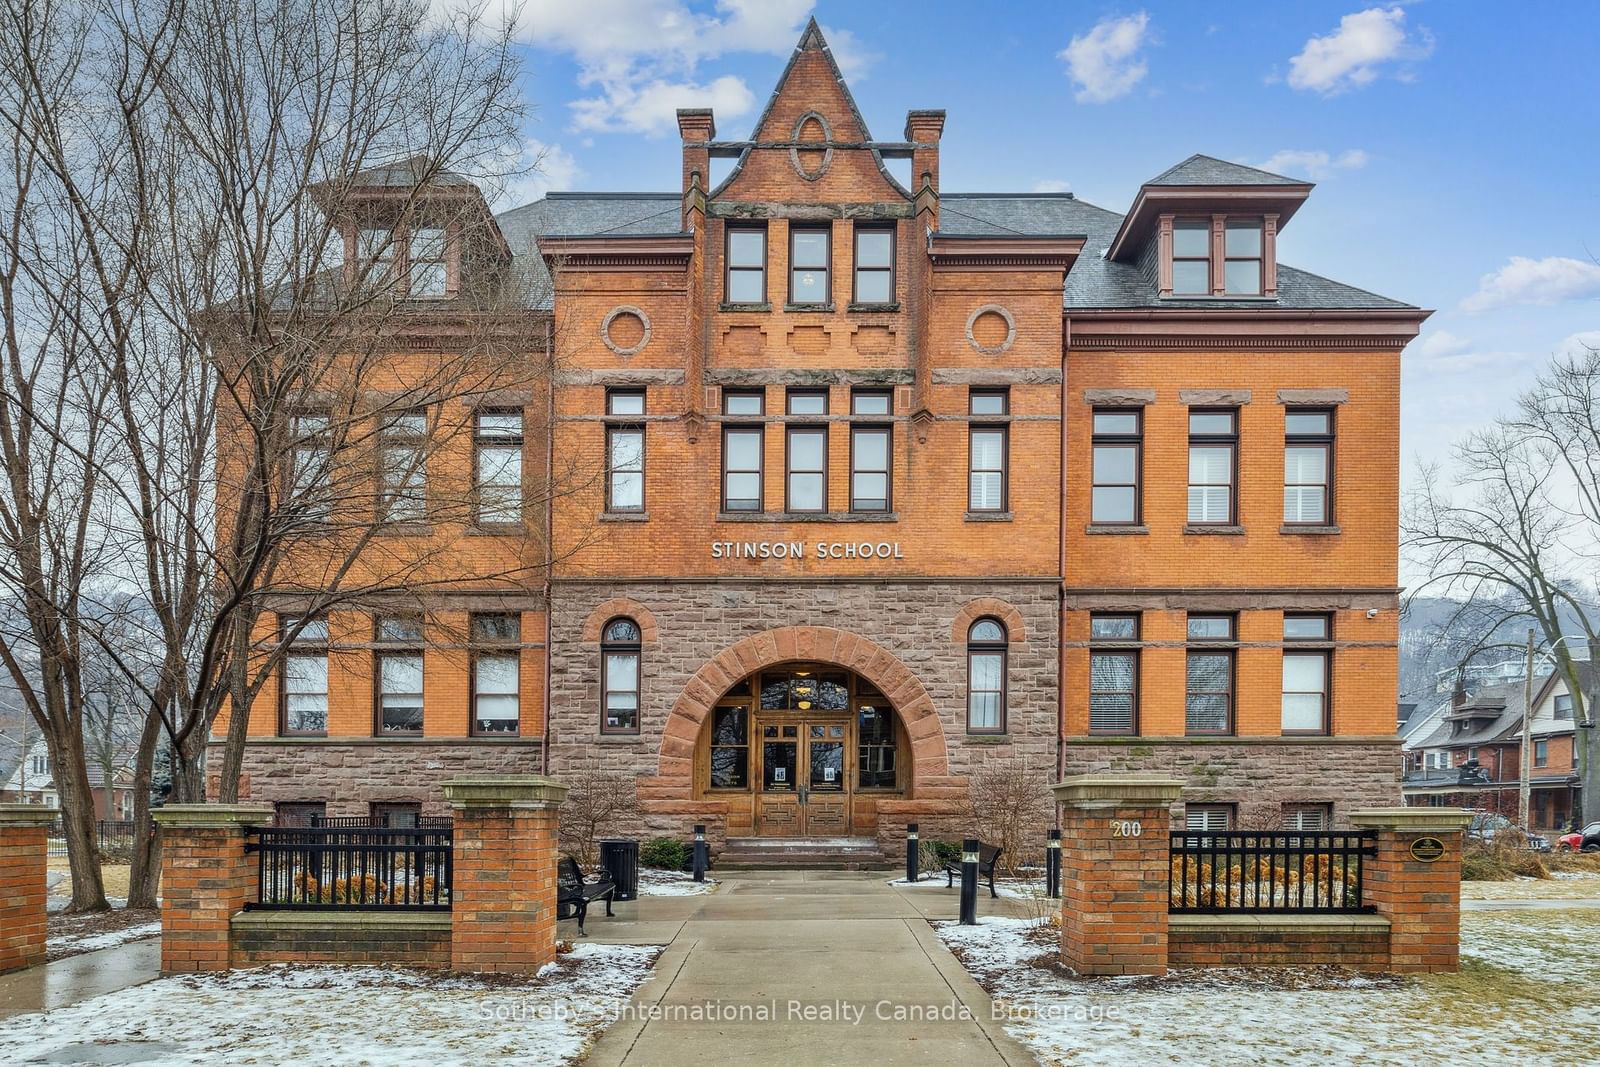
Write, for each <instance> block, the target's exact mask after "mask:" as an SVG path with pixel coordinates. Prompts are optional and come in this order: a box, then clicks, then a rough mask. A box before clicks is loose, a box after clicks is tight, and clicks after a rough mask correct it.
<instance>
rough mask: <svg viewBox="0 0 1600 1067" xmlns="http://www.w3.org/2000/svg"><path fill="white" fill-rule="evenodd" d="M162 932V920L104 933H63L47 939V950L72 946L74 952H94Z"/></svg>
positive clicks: (154, 935) (52, 950)
mask: <svg viewBox="0 0 1600 1067" xmlns="http://www.w3.org/2000/svg"><path fill="white" fill-rule="evenodd" d="M160 933H161V922H160V920H157V921H156V922H152V923H140V924H139V925H137V926H125V927H123V928H122V929H121V930H111V931H108V932H106V933H103V934H62V935H60V936H59V937H52V938H49V939H48V940H46V941H45V943H44V947H45V950H46V951H49V952H54V951H55V950H56V949H59V948H70V949H72V950H73V951H74V952H93V951H94V950H95V949H97V948H115V947H116V946H117V945H125V944H127V943H128V942H129V941H142V940H143V939H144V938H147V937H156V936H159V935H160Z"/></svg>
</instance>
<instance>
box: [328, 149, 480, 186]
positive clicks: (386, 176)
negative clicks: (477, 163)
mask: <svg viewBox="0 0 1600 1067" xmlns="http://www.w3.org/2000/svg"><path fill="white" fill-rule="evenodd" d="M430 169H431V168H430V165H429V162H428V157H426V156H411V157H410V158H408V159H397V160H394V161H393V162H390V163H382V164H379V165H378V166H375V167H368V168H367V169H366V170H359V171H356V173H355V175H354V176H353V177H352V178H351V183H352V184H353V185H357V186H366V187H382V186H410V185H415V184H417V180H418V179H419V178H421V177H422V175H424V174H426V173H428V171H429V170H430ZM429 184H430V185H469V186H473V187H474V188H476V186H477V183H476V182H474V181H473V180H472V179H471V178H469V177H467V176H466V175H464V174H457V173H456V172H455V171H453V170H441V171H439V172H438V173H436V174H434V175H433V177H432V178H431V179H430V180H429Z"/></svg>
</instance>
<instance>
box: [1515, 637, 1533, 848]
mask: <svg viewBox="0 0 1600 1067" xmlns="http://www.w3.org/2000/svg"><path fill="white" fill-rule="evenodd" d="M1522 678H1523V682H1522V746H1521V748H1520V749H1519V750H1518V752H1517V769H1518V782H1517V825H1519V826H1521V827H1522V828H1523V829H1524V830H1526V829H1527V828H1528V807H1529V801H1530V799H1531V795H1532V792H1533V787H1532V782H1531V781H1530V780H1529V779H1531V778H1532V776H1533V627H1531V626H1530V627H1529V628H1528V661H1527V665H1526V667H1525V668H1524V670H1523V674H1522Z"/></svg>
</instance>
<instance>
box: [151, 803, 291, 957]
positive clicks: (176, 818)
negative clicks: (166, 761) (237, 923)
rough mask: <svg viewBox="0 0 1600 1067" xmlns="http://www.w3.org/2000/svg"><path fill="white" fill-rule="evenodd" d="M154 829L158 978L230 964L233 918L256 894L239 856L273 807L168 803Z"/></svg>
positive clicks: (250, 871)
mask: <svg viewBox="0 0 1600 1067" xmlns="http://www.w3.org/2000/svg"><path fill="white" fill-rule="evenodd" d="M155 820H156V822H157V824H158V825H159V826H160V827H161V973H162V974H186V973H191V972H202V971H226V970H229V969H231V968H232V967H233V965H234V956H233V945H232V939H233V932H232V929H231V926H230V924H231V923H232V921H233V917H234V915H235V914H237V913H238V912H239V911H240V910H241V909H242V908H243V907H244V905H245V903H246V902H247V901H249V900H250V899H252V895H253V894H254V893H255V891H256V866H255V864H254V862H252V861H251V859H250V858H249V857H248V856H247V855H246V853H245V843H246V837H247V833H248V829H249V827H251V826H260V825H264V824H266V823H269V822H271V820H272V809H270V808H257V807H249V806H244V805H229V804H169V805H167V806H166V807H164V808H162V809H160V810H159V811H157V812H156V813H155Z"/></svg>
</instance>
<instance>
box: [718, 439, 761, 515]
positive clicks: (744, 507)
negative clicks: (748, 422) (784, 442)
mask: <svg viewBox="0 0 1600 1067" xmlns="http://www.w3.org/2000/svg"><path fill="white" fill-rule="evenodd" d="M764 436H765V434H764V431H763V430H762V428H761V427H759V426H749V427H734V426H728V427H725V428H724V429H723V431H722V510H723V511H760V510H761V452H762V440H763V438H764Z"/></svg>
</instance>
